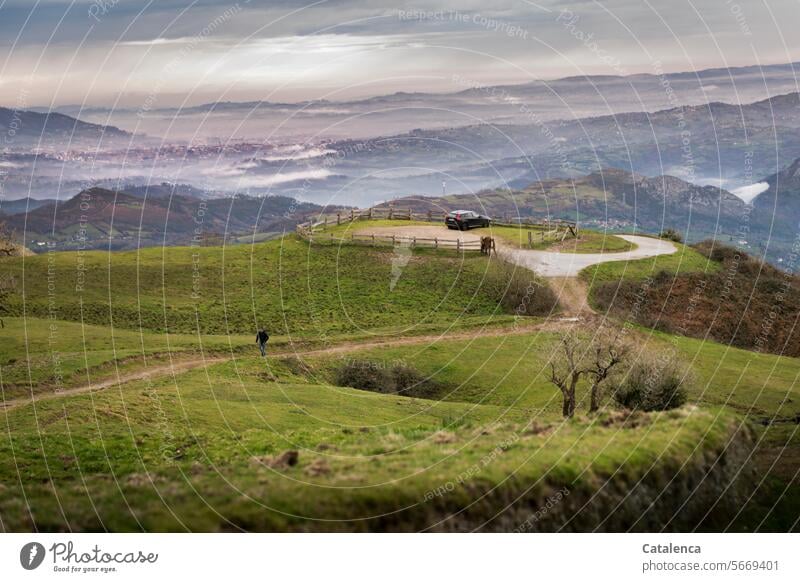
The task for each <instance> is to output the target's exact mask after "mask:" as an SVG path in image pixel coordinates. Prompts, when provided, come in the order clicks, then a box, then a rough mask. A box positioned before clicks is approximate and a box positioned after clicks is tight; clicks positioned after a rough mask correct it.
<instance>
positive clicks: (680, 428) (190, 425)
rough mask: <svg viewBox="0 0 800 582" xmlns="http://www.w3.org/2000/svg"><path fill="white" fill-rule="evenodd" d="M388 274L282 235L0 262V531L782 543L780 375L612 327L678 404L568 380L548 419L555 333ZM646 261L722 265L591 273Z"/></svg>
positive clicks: (777, 367)
mask: <svg viewBox="0 0 800 582" xmlns="http://www.w3.org/2000/svg"><path fill="white" fill-rule="evenodd" d="M193 255H195V256H193ZM397 259H398V257H397V255H396V254H395V253H394V252H393V250H392V249H380V248H377V249H372V248H363V247H352V246H342V247H338V246H327V245H323V246H317V245H314V246H309V245H308V244H306V243H304V242H300V241H297V240H294V238H293V237H286V238H284V239H282V240H277V241H270V242H265V243H258V244H256V245H253V246H251V247H246V246H237V247H230V248H225V249H222V248H202V249H192V248H166V249H146V250H143V251H141V252H139V253H128V252H125V253H112V254H108V253H84V254H83V255H79V254H77V253H59V254H53V255H45V256H40V257H34V258H25V259H24V262H23V259H22V258H16V259H10V260H4V261H3V262H2V263H0V269H2V270H3V272H4V273H11V274H13V275H14V276H15V277H16V278H17V279H18V280H19V281H20V283H21V284H20V285H19V287H18V288H19V289H20V291H22V290H24V296H23V295H22V294H21V292H20V293H18V294H17V295H15V296H13V297H12V301H11V304H10V306H9V307H10V309H11V311H12V312H13V313H14V314H16V315H15V316H14V317H6V318H5V323H6V326H7V327H6V328H5V329H4V330H3V332H4V337H5V336H8V337H10V338H11V341H8V342H3V343H2V345H0V387H2V397H3V400H9V399H19V398H25V397H27V396H29V395H30V394H31V393H33V394H39V395H41V396H43V397H46V398H45V399H42V400H39V401H37V402H35V404H31V403H24V402H16V403H15V404H14V406H13V407H11V408H9V409H6V410H3V409H1V408H0V424H2V425H3V426H4V427H6V428H5V430H4V431H2V432H0V530H14V531H16V530H25V531H27V530H34V529H38V530H55V531H68V530H71V531H86V530H102V529H108V530H115V531H117V530H122V531H138V530H169V531H184V530H204V531H205V530H209V531H218V530H222V531H230V530H260V531H264V530H266V531H270V530H298V531H305V530H357V531H360V530H371V531H383V530H393V531H394V530H398V531H406V530H419V529H433V530H443V531H449V530H459V531H460V530H471V529H476V528H481V529H487V530H501V531H510V530H514V529H522V530H532V531H538V530H541V531H556V530H565V531H587V530H593V529H600V530H609V531H627V530H629V529H630V530H642V531H659V530H661V529H667V530H690V529H694V528H699V529H704V530H719V529H724V528H729V529H733V530H737V531H738V530H749V529H756V528H758V529H776V530H787V529H791V528H793V527H797V524H796V523H795V520H796V517H797V515H798V510H799V508H800V501H799V500H798V495H797V494H796V493H791V492H792V491H794V490H793V489H792V488H791V487H789V485H791V483H792V479H793V478H794V473H795V472H796V471H797V469H798V467H800V463H798V461H797V459H798V458H800V456H798V455H797V451H798V450H800V439H798V437H797V435H796V431H793V430H792V428H793V425H792V424H791V419H792V418H795V417H796V416H797V415H800V409H798V408H797V404H796V403H797V402H800V394H798V390H800V387H799V386H798V383H797V377H798V375H799V374H800V360H797V359H795V358H785V357H779V356H773V355H769V354H759V353H754V352H748V351H744V350H738V349H733V348H728V347H726V346H724V345H720V344H716V343H714V342H710V341H701V340H695V339H688V338H682V337H677V336H673V335H668V334H664V333H659V332H653V331H650V330H647V329H643V328H640V327H637V326H631V325H628V326H627V327H626V330H627V332H626V333H628V334H629V336H630V337H631V338H632V339H634V340H635V343H636V345H637V346H638V349H643V350H648V351H652V352H656V353H670V354H678V355H679V358H680V359H682V360H684V361H686V362H687V363H688V364H689V365H690V366H691V368H692V370H693V372H694V374H695V375H696V376H697V381H696V382H695V383H694V384H693V385H692V390H691V392H690V394H689V397H690V404H689V405H688V406H686V407H684V408H681V409H678V410H674V411H669V412H663V413H641V412H639V413H633V414H630V415H629V414H628V413H625V412H620V411H618V410H616V409H614V408H613V407H612V406H611V404H610V402H609V401H608V399H606V401H605V402H604V403H605V404H606V405H607V408H606V409H605V410H603V411H602V412H601V413H599V414H596V415H591V416H589V415H587V414H586V410H587V406H586V396H587V394H586V392H587V390H586V385H585V384H581V386H580V387H579V390H580V393H579V403H578V415H577V416H576V417H575V418H573V419H571V420H567V421H564V420H563V419H562V418H561V416H560V412H559V411H560V397H559V395H558V392H557V391H556V389H555V388H554V387H553V385H552V384H550V383H549V382H548V380H547V376H546V374H547V364H548V361H550V359H552V358H553V357H554V356H556V354H557V345H558V341H559V339H560V338H561V337H562V335H563V334H564V332H565V330H566V329H567V326H568V325H570V323H569V322H563V321H558V316H557V315H556V316H554V317H552V318H549V319H546V318H544V317H527V316H518V315H516V314H515V313H514V310H513V309H509V305H508V304H507V303H506V304H505V306H504V302H503V300H502V295H503V292H504V289H503V287H502V285H498V277H499V278H502V277H503V276H506V273H505V272H504V271H503V270H502V268H501V267H500V266H499V265H497V264H496V263H494V262H493V261H487V259H486V258H482V257H479V256H467V257H463V258H462V257H459V256H458V255H456V254H455V253H452V252H441V253H436V252H434V251H427V250H426V251H415V252H414V253H413V254H412V256H410V257H401V259H403V260H405V259H409V260H408V261H407V262H405V264H404V265H403V266H402V268H401V269H399V271H400V273H399V276H398V277H397V278H396V279H395V285H394V286H392V285H391V282H392V280H393V277H395V275H397V271H398V267H397V265H398V263H396V262H395V263H393V261H395V260H397ZM79 265H80V269H82V271H77V268H78V266H79ZM23 267H24V272H23ZM393 267H394V270H393ZM654 268H657V269H658V270H662V269H674V270H675V271H680V272H684V271H687V272H688V271H696V270H700V271H702V270H704V269H706V270H712V271H713V270H714V269H716V268H718V267H715V265H714V262H713V261H712V262H711V263H709V262H708V261H707V260H706V259H705V258H704V257H703V256H702V255H700V254H698V253H696V252H695V251H693V250H692V249H690V248H686V249H684V250H682V251H681V253H678V254H676V255H672V256H670V257H662V258H658V259H649V260H645V261H640V262H636V263H629V264H627V265H625V264H619V263H618V264H614V263H610V264H607V265H603V266H601V267H597V268H595V269H594V272H595V274H596V275H597V276H596V277H594V280H595V281H600V282H602V281H613V280H615V279H617V280H619V279H620V278H621V279H625V278H626V277H631V276H633V277H646V276H647V273H649V272H651V271H652V270H653V269H654ZM81 272H83V273H84V274H83V275H81V274H80V273H81ZM48 275H49V276H50V277H51V281H50V282H48ZM589 281H590V282H591V281H592V278H591V277H590V278H589ZM23 283H24V285H23ZM76 284H78V285H79V287H80V288H81V289H79V290H77V291H76V289H75V287H76ZM51 314H52V317H50V316H51ZM274 322H278V324H275V323H274ZM590 323H591V325H584V326H583V327H582V328H581V330H582V331H581V333H583V334H585V335H591V334H592V333H593V331H594V327H593V326H594V324H595V323H596V322H590ZM257 324H265V325H267V326H268V327H269V329H270V331H271V333H272V334H273V338H272V340H271V342H270V357H269V358H268V359H267V361H266V363H265V362H264V361H263V360H261V359H260V358H258V357H257V356H256V354H255V351H256V350H255V346H254V344H253V342H254V338H253V334H252V330H253V328H254V327H255V326H256V325H257ZM165 330H168V331H165ZM6 332H7V333H6ZM206 358H208V359H209V361H208V362H207V365H203V364H202V360H203V359H206ZM214 358H224V361H218V360H216V359H214ZM188 359H195V360H198V367H197V368H196V369H191V370H189V371H185V370H181V371H177V372H176V373H174V374H172V373H169V371H166V372H162V373H154V374H152V375H151V376H150V377H137V378H136V379H133V380H131V381H126V382H124V383H121V384H119V385H111V386H110V387H108V388H106V389H104V390H101V391H97V392H84V393H71V392H69V391H70V390H72V389H75V388H78V387H82V386H83V385H85V384H86V383H87V382H96V381H98V379H105V378H108V377H112V378H113V377H116V376H117V375H119V376H120V377H122V378H124V377H125V376H126V374H129V373H131V372H136V371H141V370H152V369H154V366H155V367H158V366H168V365H169V364H170V363H177V362H181V361H186V360H188ZM353 360H359V361H367V362H372V363H374V365H375V366H378V367H381V366H384V367H385V366H389V365H392V363H396V362H401V363H403V364H404V365H406V366H408V367H409V368H413V369H414V370H416V371H417V372H419V373H420V374H422V375H423V376H425V377H426V378H428V379H430V380H431V381H432V385H433V386H434V387H435V390H434V391H432V392H430V393H429V394H428V397H427V398H426V399H420V398H410V397H406V396H401V395H397V394H378V393H373V392H366V391H362V390H355V389H353V388H349V387H347V386H337V385H335V384H336V371H337V370H338V369H339V368H340V367H341V366H342V365H343V364H344V363H346V362H348V361H353ZM62 389H63V390H65V391H66V392H65V393H64V394H59V393H56V392H55V391H56V390H62ZM292 451H293V452H295V453H296V455H297V456H296V457H295V453H290V452H292ZM748 461H752V462H750V463H748ZM745 466H746V467H748V468H747V469H743V467H745ZM753 467H755V468H756V469H757V470H758V473H757V474H756V475H755V476H754V475H753V473H752V468H753ZM795 489H796V488H795ZM723 491H724V492H725V494H724V495H723V494H722V492H723ZM787 492H789V493H790V494H786V493H787ZM675 498H680V499H682V500H683V499H685V500H686V501H687V503H686V504H685V505H682V506H681V507H680V508H679V509H678V510H676V507H675V503H674V499H675ZM745 500H746V501H745ZM543 509H546V510H545V511H544V513H542V511H543Z"/></svg>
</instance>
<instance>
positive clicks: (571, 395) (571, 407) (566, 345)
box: [550, 336, 588, 418]
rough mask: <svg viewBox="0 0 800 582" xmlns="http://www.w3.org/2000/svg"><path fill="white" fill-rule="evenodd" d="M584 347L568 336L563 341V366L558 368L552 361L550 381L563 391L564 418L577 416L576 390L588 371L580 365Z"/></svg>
mask: <svg viewBox="0 0 800 582" xmlns="http://www.w3.org/2000/svg"><path fill="white" fill-rule="evenodd" d="M582 347H583V346H582V345H581V343H580V342H579V341H578V340H576V339H575V338H573V337H571V336H566V337H564V338H562V339H561V348H562V350H563V351H564V360H563V364H562V365H558V366H557V365H556V362H555V361H553V360H551V361H550V381H551V382H552V383H553V384H555V385H556V386H557V387H558V389H559V390H561V395H562V396H563V398H564V400H563V403H562V405H561V413H562V414H563V415H564V418H571V417H572V416H573V415H574V414H575V389H576V388H577V387H578V382H580V379H581V376H582V375H583V374H585V373H587V371H588V370H586V369H584V368H582V367H581V365H580V360H581V356H582V354H581V352H582V351H584V350H582V349H581V348H582Z"/></svg>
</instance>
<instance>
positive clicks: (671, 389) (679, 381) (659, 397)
mask: <svg viewBox="0 0 800 582" xmlns="http://www.w3.org/2000/svg"><path fill="white" fill-rule="evenodd" d="M690 383H691V377H690V373H689V371H688V369H686V368H683V367H682V366H679V365H677V364H676V363H675V362H672V361H666V362H665V361H663V360H662V361H659V360H657V359H654V358H650V357H647V358H645V359H644V360H641V361H638V362H636V363H635V364H634V365H633V366H631V368H630V369H629V370H628V373H627V374H626V375H625V376H624V378H623V380H622V382H621V383H620V384H619V385H618V386H617V387H616V390H615V391H614V400H615V401H616V402H617V404H618V405H620V406H621V407H623V408H628V409H630V410H643V411H646V412H650V411H654V410H671V409H673V408H679V407H680V406H683V405H684V404H685V403H686V400H687V385H688V384H690Z"/></svg>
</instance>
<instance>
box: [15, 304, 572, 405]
mask: <svg viewBox="0 0 800 582" xmlns="http://www.w3.org/2000/svg"><path fill="white" fill-rule="evenodd" d="M575 323H576V320H575V319H574V318H571V317H563V318H555V319H553V320H551V321H546V322H539V323H536V324H533V325H530V324H527V325H519V326H514V327H512V328H499V329H490V330H485V329H482V328H478V329H472V330H469V331H461V332H457V333H451V334H446V333H443V334H435V335H421V336H410V337H400V338H381V339H380V340H375V341H366V342H348V343H342V344H339V345H335V346H330V347H326V348H318V349H297V350H276V351H273V352H271V354H270V357H273V358H285V357H291V356H321V355H326V354H339V353H348V352H355V351H361V350H367V349H371V348H380V347H384V346H392V347H393V346H405V345H415V344H425V343H436V342H440V341H458V340H472V339H481V338H486V337H506V336H515V335H524V334H526V333H531V332H535V331H559V330H564V329H568V328H570V327H571V326H573V325H575ZM234 357H235V356H231V357H221V356H217V355H215V356H209V357H204V358H195V359H189V360H178V361H175V362H173V363H171V364H165V365H161V366H154V367H152V368H148V369H146V370H141V371H138V372H132V373H130V374H123V375H119V376H115V377H112V378H107V379H105V380H100V381H97V382H92V383H89V384H84V385H81V386H76V387H74V388H67V389H64V390H60V391H58V392H49V393H43V394H37V395H35V396H34V397H33V398H15V399H12V400H6V401H4V402H0V412H4V411H8V410H12V409H14V408H19V407H20V406H24V405H26V404H31V403H33V402H40V401H42V400H54V399H58V398H65V397H67V396H75V395H78V394H87V393H92V392H99V391H102V390H105V389H108V388H112V387H114V386H121V385H123V384H128V383H130V382H135V381H137V380H144V379H155V378H161V377H165V376H174V375H177V374H180V373H182V372H188V371H191V370H197V369H202V368H206V367H208V366H211V365H213V364H219V363H221V362H226V361H230V360H232V359H233V358H234Z"/></svg>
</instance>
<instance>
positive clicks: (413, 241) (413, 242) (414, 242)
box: [411, 237, 417, 249]
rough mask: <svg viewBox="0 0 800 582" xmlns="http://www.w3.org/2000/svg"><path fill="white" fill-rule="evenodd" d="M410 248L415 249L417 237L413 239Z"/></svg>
mask: <svg viewBox="0 0 800 582" xmlns="http://www.w3.org/2000/svg"><path fill="white" fill-rule="evenodd" d="M411 248H412V249H414V248H417V237H414V240H412V241H411Z"/></svg>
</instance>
